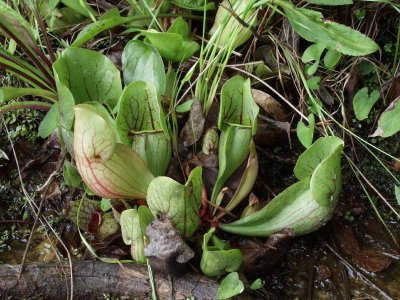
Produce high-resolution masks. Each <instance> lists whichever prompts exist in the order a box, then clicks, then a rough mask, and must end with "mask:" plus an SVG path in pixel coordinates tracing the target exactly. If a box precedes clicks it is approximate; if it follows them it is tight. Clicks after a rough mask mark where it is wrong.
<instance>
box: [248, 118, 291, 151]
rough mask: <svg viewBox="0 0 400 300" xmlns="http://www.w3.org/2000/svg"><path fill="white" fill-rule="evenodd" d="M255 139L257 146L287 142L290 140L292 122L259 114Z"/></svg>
mask: <svg viewBox="0 0 400 300" xmlns="http://www.w3.org/2000/svg"><path fill="white" fill-rule="evenodd" d="M254 140H255V142H256V145H257V146H275V145H278V144H287V143H288V141H290V124H289V122H280V121H275V120H272V119H270V118H267V117H265V116H262V115H259V116H258V118H257V132H256V135H255V137H254Z"/></svg>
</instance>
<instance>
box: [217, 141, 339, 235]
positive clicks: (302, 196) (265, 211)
mask: <svg viewBox="0 0 400 300" xmlns="http://www.w3.org/2000/svg"><path fill="white" fill-rule="evenodd" d="M342 149H343V141H342V140H340V139H339V138H337V137H334V136H332V137H324V138H320V139H318V140H317V141H316V142H315V143H314V144H313V145H312V146H311V147H310V148H309V149H307V150H306V151H305V152H304V153H303V154H302V155H301V156H300V157H299V159H298V161H297V164H296V166H295V169H294V173H295V175H296V177H297V178H298V179H300V181H299V182H296V183H295V184H293V185H291V186H290V187H288V188H287V189H286V190H284V191H283V192H281V193H280V194H279V195H278V196H276V197H275V198H274V199H273V200H272V201H271V202H269V203H268V205H266V206H265V207H264V208H262V209H261V210H259V211H257V212H255V213H253V214H251V215H249V216H246V217H245V218H243V219H240V220H238V221H235V222H233V223H230V224H220V225H219V227H220V228H221V229H222V230H224V231H227V232H230V233H235V234H240V235H247V236H269V235H271V234H273V233H276V232H278V231H281V230H283V229H285V228H291V229H293V230H294V232H295V234H296V235H303V234H307V233H310V232H312V231H314V230H317V229H319V228H320V227H321V226H323V224H325V223H326V222H327V221H328V220H329V219H330V218H331V216H332V214H333V211H334V209H335V207H336V203H337V200H338V196H339V193H340V189H341V170H340V155H341V152H342Z"/></svg>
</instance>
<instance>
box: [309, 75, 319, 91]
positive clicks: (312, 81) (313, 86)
mask: <svg viewBox="0 0 400 300" xmlns="http://www.w3.org/2000/svg"><path fill="white" fill-rule="evenodd" d="M320 81H321V77H319V76H313V77H311V78H309V79H307V86H308V88H309V89H310V90H312V91H315V90H319V83H320Z"/></svg>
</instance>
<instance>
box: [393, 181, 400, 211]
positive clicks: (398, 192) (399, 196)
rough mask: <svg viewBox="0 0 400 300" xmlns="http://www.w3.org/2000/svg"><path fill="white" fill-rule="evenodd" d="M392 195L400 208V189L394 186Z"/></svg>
mask: <svg viewBox="0 0 400 300" xmlns="http://www.w3.org/2000/svg"><path fill="white" fill-rule="evenodd" d="M394 195H395V196H396V201H397V204H398V205H399V206H400V187H398V186H397V185H395V186H394Z"/></svg>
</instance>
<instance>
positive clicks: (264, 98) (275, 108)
mask: <svg viewBox="0 0 400 300" xmlns="http://www.w3.org/2000/svg"><path fill="white" fill-rule="evenodd" d="M251 93H252V95H253V98H254V101H255V102H256V103H257V104H258V106H260V107H261V108H262V109H263V110H264V111H265V112H266V113H268V114H269V115H270V116H271V117H272V118H273V119H274V120H276V121H282V122H283V121H287V120H288V116H289V114H288V113H287V111H286V110H285V108H284V107H283V106H282V105H281V104H280V103H279V102H278V101H277V100H275V99H274V97H272V96H271V95H269V94H267V93H266V92H264V91H260V90H256V89H252V90H251Z"/></svg>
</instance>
